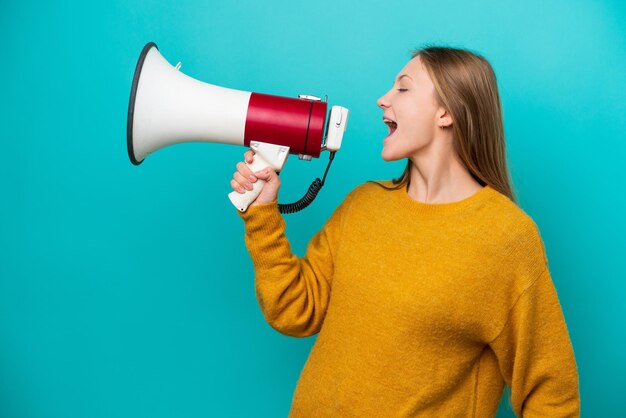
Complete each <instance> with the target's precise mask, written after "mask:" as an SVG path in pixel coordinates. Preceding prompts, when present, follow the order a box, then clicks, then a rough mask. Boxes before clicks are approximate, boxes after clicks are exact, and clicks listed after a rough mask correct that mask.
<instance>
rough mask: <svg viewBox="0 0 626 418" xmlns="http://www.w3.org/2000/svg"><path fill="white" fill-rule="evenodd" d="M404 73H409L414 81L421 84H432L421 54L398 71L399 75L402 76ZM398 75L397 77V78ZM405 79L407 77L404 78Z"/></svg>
mask: <svg viewBox="0 0 626 418" xmlns="http://www.w3.org/2000/svg"><path fill="white" fill-rule="evenodd" d="M403 74H408V75H409V77H411V78H412V79H413V82H414V83H416V84H419V85H424V86H427V85H432V82H431V80H430V76H429V75H428V71H426V68H424V66H423V65H422V62H421V60H420V57H419V55H418V56H417V57H415V58H413V59H411V60H410V61H409V62H408V63H407V64H406V65H405V66H404V68H403V69H402V70H400V72H399V73H398V75H397V77H401V76H402V75H403ZM397 77H396V78H397ZM402 79H403V80H405V81H408V80H406V78H405V77H403V78H402Z"/></svg>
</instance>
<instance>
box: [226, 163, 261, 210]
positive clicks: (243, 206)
mask: <svg viewBox="0 0 626 418" xmlns="http://www.w3.org/2000/svg"><path fill="white" fill-rule="evenodd" d="M246 165H247V166H248V167H249V168H250V170H252V172H257V171H261V170H263V169H264V168H266V167H270V164H269V163H267V161H265V160H264V159H263V158H262V157H261V156H260V155H258V154H254V155H253V156H252V162H251V163H250V164H248V163H247V162H246ZM264 184H265V180H261V179H257V181H255V182H254V183H252V190H246V192H245V193H239V192H231V193H229V194H228V197H229V199H230V201H231V202H232V203H233V205H235V207H236V208H237V209H239V210H240V211H241V212H245V211H246V210H247V209H248V206H250V204H252V202H254V201H255V200H256V198H257V197H259V194H260V193H261V189H263V185H264Z"/></svg>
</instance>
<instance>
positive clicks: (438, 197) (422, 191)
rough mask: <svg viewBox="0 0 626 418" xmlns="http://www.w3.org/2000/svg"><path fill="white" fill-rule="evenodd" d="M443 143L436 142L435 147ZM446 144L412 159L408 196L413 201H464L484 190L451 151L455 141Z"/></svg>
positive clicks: (434, 142) (432, 148)
mask: <svg viewBox="0 0 626 418" xmlns="http://www.w3.org/2000/svg"><path fill="white" fill-rule="evenodd" d="M441 143H444V141H433V143H432V144H433V145H434V144H441ZM445 144H446V145H444V146H442V147H439V148H436V147H431V148H430V149H427V150H425V151H426V152H423V153H421V154H416V155H414V156H411V157H410V159H411V162H412V164H411V171H410V175H411V177H410V182H409V187H408V195H409V196H410V197H411V198H412V199H413V200H417V201H419V202H423V203H451V202H456V201H459V200H462V199H465V198H467V197H469V196H471V195H473V194H474V193H476V192H477V191H479V190H480V189H482V188H483V186H482V185H481V184H480V183H478V182H477V181H476V180H475V179H474V178H473V177H472V175H471V174H470V172H469V171H468V170H467V168H466V167H465V165H464V164H463V162H462V161H461V160H460V159H459V158H458V156H457V153H456V152H455V151H454V150H453V149H452V145H451V144H452V141H448V142H445Z"/></svg>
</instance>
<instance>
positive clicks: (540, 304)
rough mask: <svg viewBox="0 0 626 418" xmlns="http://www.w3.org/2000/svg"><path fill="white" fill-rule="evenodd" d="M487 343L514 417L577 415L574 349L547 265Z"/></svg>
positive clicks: (578, 395)
mask: <svg viewBox="0 0 626 418" xmlns="http://www.w3.org/2000/svg"><path fill="white" fill-rule="evenodd" d="M490 346H491V347H492V349H493V351H494V353H495V354H496V356H497V358H498V363H499V365H500V370H501V372H502V376H503V377H504V380H505V381H506V383H507V384H508V385H509V386H510V388H511V399H510V401H511V405H512V407H513V410H514V412H515V414H516V416H518V417H523V418H531V417H554V418H559V417H579V416H580V394H579V387H578V371H577V366H576V360H575V358H574V350H573V347H572V344H571V341H570V338H569V335H568V330H567V326H566V324H565V319H564V317H563V312H562V310H561V305H560V303H559V299H558V296H557V293H556V289H555V287H554V284H553V282H552V279H551V277H550V272H549V270H548V268H547V267H546V269H545V270H544V272H543V273H541V275H540V276H539V277H538V278H537V279H536V280H535V281H534V282H533V283H532V284H531V285H530V286H529V287H527V288H526V290H524V292H523V293H522V294H521V296H520V297H519V299H518V300H517V302H516V303H515V305H514V306H513V307H512V308H511V310H510V312H509V315H508V318H507V322H506V324H505V325H504V328H503V329H502V330H501V332H500V333H499V335H498V336H497V337H496V338H495V339H494V340H493V341H492V342H491V343H490Z"/></svg>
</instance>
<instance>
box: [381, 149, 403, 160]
mask: <svg viewBox="0 0 626 418" xmlns="http://www.w3.org/2000/svg"><path fill="white" fill-rule="evenodd" d="M380 156H381V157H382V159H383V160H384V161H387V162H389V161H398V160H401V159H403V158H406V157H405V156H404V155H397V153H394V152H393V151H390V150H386V149H384V148H383V150H382V152H381V153H380Z"/></svg>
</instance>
